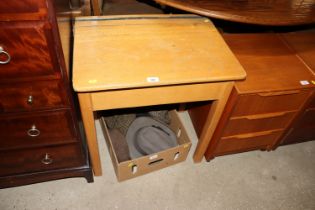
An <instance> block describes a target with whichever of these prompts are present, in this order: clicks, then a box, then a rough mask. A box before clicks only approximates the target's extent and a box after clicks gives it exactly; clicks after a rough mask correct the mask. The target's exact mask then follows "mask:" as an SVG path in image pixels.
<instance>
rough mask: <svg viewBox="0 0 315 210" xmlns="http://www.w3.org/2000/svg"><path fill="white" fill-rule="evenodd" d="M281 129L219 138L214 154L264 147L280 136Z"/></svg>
mask: <svg viewBox="0 0 315 210" xmlns="http://www.w3.org/2000/svg"><path fill="white" fill-rule="evenodd" d="M281 133H282V131H271V132H262V133H257V134H253V135H243V136H242V135H239V136H234V137H228V138H227V137H225V138H221V139H220V141H219V143H218V145H217V147H216V150H215V152H214V153H215V154H216V155H222V154H224V153H234V152H235V153H236V152H245V151H249V150H254V149H266V148H267V147H268V146H270V145H273V144H274V143H275V142H276V141H277V140H278V138H279V137H280V135H281Z"/></svg>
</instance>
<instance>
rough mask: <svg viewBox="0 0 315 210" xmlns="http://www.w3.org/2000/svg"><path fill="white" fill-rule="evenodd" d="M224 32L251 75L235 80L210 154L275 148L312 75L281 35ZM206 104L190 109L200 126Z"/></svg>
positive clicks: (308, 91)
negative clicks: (241, 79) (202, 111)
mask: <svg viewBox="0 0 315 210" xmlns="http://www.w3.org/2000/svg"><path fill="white" fill-rule="evenodd" d="M223 38H224V39H225V41H226V43H227V44H228V46H229V47H230V49H231V50H232V52H233V53H234V54H235V56H236V57H237V58H238V60H239V61H240V63H241V65H242V66H243V67H244V69H245V71H246V73H247V78H246V80H244V81H238V82H236V83H235V86H234V89H233V91H232V93H231V95H230V97H229V101H228V103H227V105H226V107H225V110H224V114H223V115H222V117H221V119H220V121H219V124H218V126H217V128H216V130H215V132H214V134H213V137H212V139H211V141H210V143H209V145H208V148H207V152H206V154H205V156H206V159H207V160H211V159H212V158H214V157H216V156H220V155H225V154H231V153H238V152H244V151H250V150H255V149H261V150H271V149H274V148H275V147H276V146H277V145H278V143H279V142H280V141H281V139H282V137H283V136H284V135H285V134H286V133H287V131H288V129H289V128H290V126H291V125H292V123H293V122H294V121H295V120H296V119H297V118H298V117H299V115H300V113H301V112H302V110H303V109H304V107H305V105H306V104H307V103H308V101H309V100H310V99H311V97H312V94H313V92H314V89H315V85H314V84H312V82H311V81H312V80H314V75H313V74H312V73H311V72H310V71H309V68H308V67H307V66H306V65H305V64H304V62H303V61H302V60H301V59H300V57H299V56H297V55H296V53H295V52H294V51H293V50H292V49H291V48H290V47H289V46H288V44H287V42H285V40H284V39H283V37H281V36H280V35H278V34H275V33H263V34H260V33H256V34H255V33H253V34H246V33H243V34H223ZM307 82H308V83H309V84H307ZM303 84H304V85H303ZM208 106H210V105H208ZM206 107H207V106H202V107H196V108H193V109H191V110H190V114H191V116H192V121H193V124H194V125H195V127H196V128H200V127H202V125H203V120H202V117H201V116H202V115H200V113H201V111H200V110H204V109H206ZM198 113H199V115H198ZM196 116H197V117H196ZM198 116H199V117H198ZM197 131H198V129H197Z"/></svg>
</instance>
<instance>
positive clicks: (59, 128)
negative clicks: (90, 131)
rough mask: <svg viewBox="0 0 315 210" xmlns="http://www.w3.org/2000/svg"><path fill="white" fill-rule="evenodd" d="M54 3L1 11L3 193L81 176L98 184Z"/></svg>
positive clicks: (31, 0)
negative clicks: (73, 90)
mask: <svg viewBox="0 0 315 210" xmlns="http://www.w3.org/2000/svg"><path fill="white" fill-rule="evenodd" d="M53 2H54V1H50V0H24V1H20V0H12V1H4V2H2V3H1V5H0V188H3V187H11V186H18V185H23V184H31V183H36V182H41V181H47V180H54V179H60V178H67V177H78V176H82V177H85V178H86V179H87V181H88V182H92V181H93V177H92V172H91V168H90V166H89V162H88V156H87V152H86V147H85V146H84V143H83V141H82V138H81V134H80V129H79V126H78V120H77V116H76V112H75V109H74V102H73V98H72V92H71V88H70V83H69V79H68V75H67V71H66V66H65V62H64V58H63V53H62V48H61V44H60V38H59V32H58V27H57V23H56V17H55V12H54V5H53Z"/></svg>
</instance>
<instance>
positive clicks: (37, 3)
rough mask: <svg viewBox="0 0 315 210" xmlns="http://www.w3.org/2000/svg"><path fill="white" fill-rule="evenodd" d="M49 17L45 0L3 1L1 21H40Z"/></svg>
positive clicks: (0, 10)
mask: <svg viewBox="0 0 315 210" xmlns="http://www.w3.org/2000/svg"><path fill="white" fill-rule="evenodd" d="M46 16H47V6H46V1H45V0H7V1H1V4H0V20H1V21H10V20H40V19H44V18H45V17H46Z"/></svg>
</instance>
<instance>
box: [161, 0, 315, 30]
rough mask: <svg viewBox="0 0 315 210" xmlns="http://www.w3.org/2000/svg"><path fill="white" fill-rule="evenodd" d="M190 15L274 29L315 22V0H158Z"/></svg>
mask: <svg viewBox="0 0 315 210" xmlns="http://www.w3.org/2000/svg"><path fill="white" fill-rule="evenodd" d="M155 1H156V2H157V3H160V4H164V5H168V6H171V7H174V8H177V9H181V10H185V11H188V12H192V13H196V14H200V15H204V16H208V17H212V18H218V19H223V20H229V21H235V22H240V23H250V24H259V25H271V26H286V25H301V24H311V23H315V1H314V0H308V1H304V0H271V1H270V0H268V1H266V0H265V1H263V0H246V1H235V0H216V1H215V0H212V1H209V0H155Z"/></svg>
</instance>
